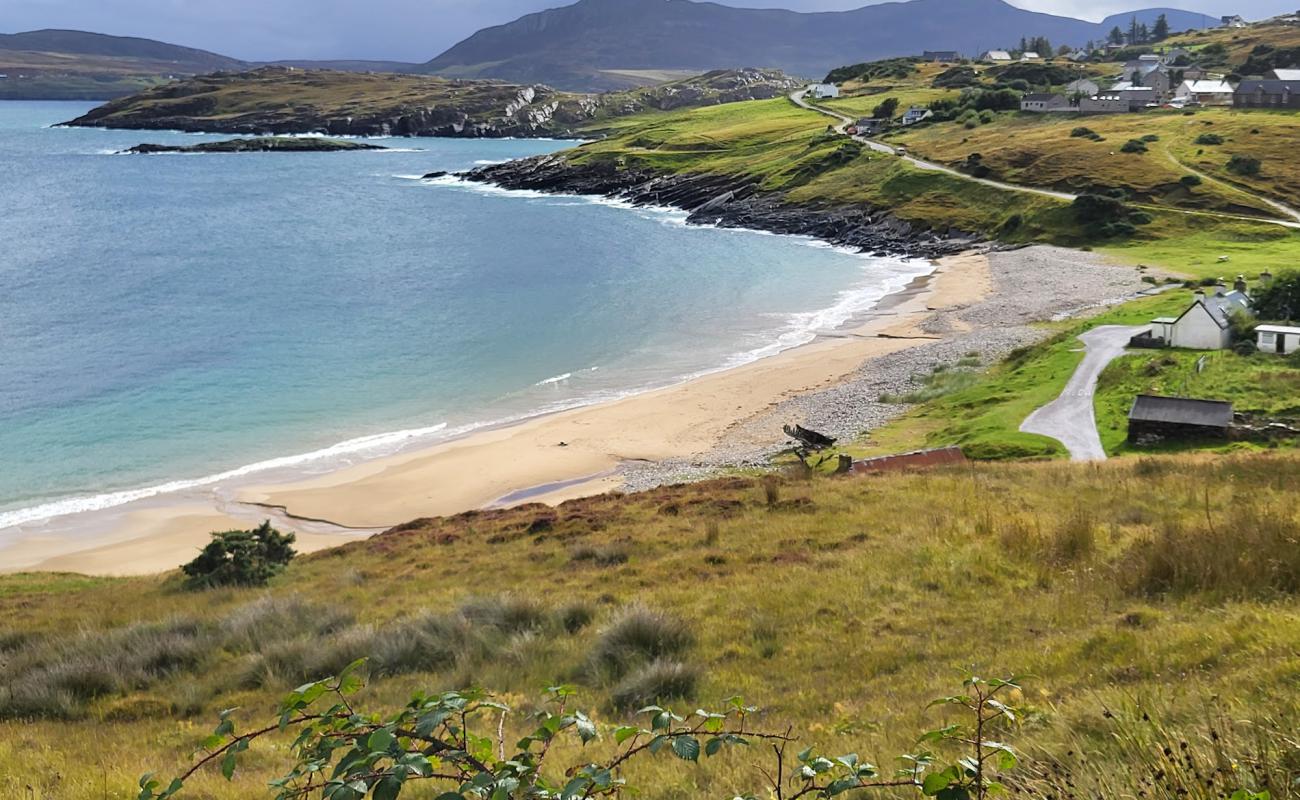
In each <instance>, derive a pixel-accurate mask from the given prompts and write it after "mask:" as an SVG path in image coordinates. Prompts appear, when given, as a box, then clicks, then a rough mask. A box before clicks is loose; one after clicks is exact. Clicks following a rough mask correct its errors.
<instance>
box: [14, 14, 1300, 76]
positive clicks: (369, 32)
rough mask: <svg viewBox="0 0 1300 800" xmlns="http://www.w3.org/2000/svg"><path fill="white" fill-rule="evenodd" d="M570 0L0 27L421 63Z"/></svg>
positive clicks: (239, 54)
mask: <svg viewBox="0 0 1300 800" xmlns="http://www.w3.org/2000/svg"><path fill="white" fill-rule="evenodd" d="M570 1H571V0H0V33H15V32H18V31H25V30H33V29H36V28H75V29H80V30H90V31H98V32H102V33H112V34H118V35H124V36H145V37H148V38H151V39H161V40H163V41H167V42H172V43H174V44H183V45H188V46H190V47H201V48H203V49H205V50H213V51H216V52H219V53H222V54H224V55H228V56H234V57H236V58H243V59H248V60H273V59H282V58H374V59H392V60H399V61H427V60H429V59H430V58H433V57H434V56H436V55H438V54H439V53H441V52H442V51H443V50H445V49H447V48H448V47H450V46H451V45H453V44H455V43H456V42H458V41H460V40H461V39H463V38H465V37H466V36H468V35H469V34H471V33H473V32H474V31H476V30H478V29H479V28H482V27H486V26H488V25H497V24H500V23H503V22H509V21H510V20H512V19H514V18H516V17H518V16H520V15H522V14H526V13H528V12H530V11H538V10H541V9H543V8H550V7H554V6H558V5H566V4H567V3H568V2H570ZM725 2H727V3H728V5H738V6H749V7H757V6H763V7H780V8H793V9H795V10H799V11H829V10H840V9H848V8H855V7H858V6H861V5H864V4H865V3H866V2H867V0H725ZM1011 2H1013V3H1014V4H1015V5H1018V6H1021V7H1022V8H1030V9H1033V10H1035V11H1047V12H1050V13H1054V14H1063V15H1068V16H1077V17H1086V18H1088V19H1093V20H1099V19H1101V18H1102V17H1105V16H1106V15H1107V14H1112V13H1117V12H1121V11H1129V10H1133V9H1135V8H1141V7H1151V6H1158V5H1169V6H1177V7H1181V8H1186V9H1188V10H1189V11H1202V12H1207V13H1212V14H1221V13H1225V12H1224V11H1223V10H1224V9H1228V12H1227V13H1237V14H1241V15H1243V16H1245V17H1246V18H1248V19H1256V18H1263V17H1268V16H1272V15H1274V14H1280V13H1282V12H1283V11H1293V10H1294V9H1295V8H1296V6H1297V5H1300V0H1183V1H1181V2H1178V1H1175V2H1167V1H1166V2H1161V0H1131V1H1130V2H1125V1H1124V0H1090V1H1089V2H1085V0H1011Z"/></svg>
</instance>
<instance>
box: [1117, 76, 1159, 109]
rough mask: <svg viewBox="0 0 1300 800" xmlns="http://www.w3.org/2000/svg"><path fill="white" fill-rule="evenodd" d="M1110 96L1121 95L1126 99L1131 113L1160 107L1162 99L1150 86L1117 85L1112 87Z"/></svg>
mask: <svg viewBox="0 0 1300 800" xmlns="http://www.w3.org/2000/svg"><path fill="white" fill-rule="evenodd" d="M1107 93H1108V94H1115V95H1119V96H1120V97H1122V98H1123V99H1124V102H1125V103H1126V104H1127V106H1128V110H1129V111H1141V110H1142V109H1144V108H1146V107H1147V106H1153V105H1158V104H1159V102H1160V98H1159V97H1157V95H1156V90H1155V89H1152V88H1151V87H1150V86H1133V85H1132V84H1129V83H1117V84H1115V85H1114V86H1112V87H1111V88H1110V89H1109V91H1108V92H1107Z"/></svg>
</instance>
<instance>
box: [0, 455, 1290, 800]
mask: <svg viewBox="0 0 1300 800" xmlns="http://www.w3.org/2000/svg"><path fill="white" fill-rule="evenodd" d="M1298 476H1300V459H1295V458H1294V457H1284V456H1263V455H1256V456H1242V457H1230V458H1219V459H1214V460H1207V459H1195V458H1170V459H1163V460H1150V459H1146V460H1132V461H1127V462H1116V463H1113V464H1109V465H1103V466H1095V465H1089V466H1075V465H1067V464H1014V465H1012V464H1009V465H979V466H973V467H966V468H959V469H949V470H941V471H937V472H931V473H926V474H914V475H892V476H883V477H879V478H871V479H828V478H816V479H813V480H810V481H804V480H788V479H780V478H771V479H767V480H758V479H744V478H737V479H728V480H722V481H715V482H712V483H706V484H699V485H693V486H688V487H678V488H671V489H663V490H659V491H655V492H650V493H645V494H639V495H632V496H629V497H619V496H603V497H597V498H591V499H587V500H581V501H575V502H571V503H567V504H565V505H563V506H561V507H560V508H558V509H548V508H542V507H536V506H533V507H526V508H521V509H517V510H513V511H503V512H480V513H473V514H466V515H461V516H459V517H454V518H450V519H440V520H424V521H420V522H416V523H413V524H411V525H408V526H403V527H402V528H400V529H396V530H394V531H392V532H390V533H388V534H385V535H382V536H379V537H377V538H374V539H372V540H369V541H367V542H363V543H357V544H354V545H349V546H347V547H344V548H340V549H338V550H335V551H330V552H327V553H321V554H317V555H314V556H310V557H303V558H300V559H299V560H298V561H297V562H295V563H294V564H293V565H291V567H290V568H289V570H288V572H286V573H285V574H284V575H282V576H281V577H279V578H277V579H275V581H274V583H273V584H272V586H271V587H270V588H269V589H266V590H252V589H224V590H214V591H208V592H201V593H191V592H185V591H182V590H181V588H180V581H179V579H178V578H177V577H175V576H164V577H159V578H140V579H123V580H113V579H103V580H85V579H68V578H64V577H62V576H42V577H34V576H9V577H5V578H0V607H2V608H3V611H4V617H5V620H6V622H5V625H4V637H3V640H2V641H3V644H2V645H0V648H2V651H3V653H4V660H5V662H6V664H7V668H6V671H5V675H4V679H3V684H0V714H3V715H4V716H5V717H6V718H7V719H8V721H6V722H3V723H0V742H2V743H3V744H0V763H2V764H3V765H4V767H3V768H2V769H0V788H3V790H4V792H6V793H8V794H17V796H21V794H22V793H23V792H25V791H27V790H26V789H25V788H24V787H26V786H31V787H32V795H31V796H34V797H36V798H55V797H57V798H60V800H65V799H66V800H80V799H81V798H99V797H102V796H103V794H104V793H105V792H107V793H108V794H109V796H117V795H123V794H127V793H129V792H130V791H131V789H132V787H133V786H134V781H135V778H136V777H137V776H138V775H139V774H141V773H143V772H145V771H150V770H157V771H159V772H160V774H162V775H169V774H171V773H173V772H175V771H176V770H177V769H178V768H179V767H180V765H181V764H183V763H185V762H187V761H188V759H189V757H190V753H191V752H192V751H193V749H194V747H195V745H196V743H197V741H198V739H199V738H200V737H201V736H203V735H204V734H205V732H206V730H207V729H208V720H209V718H211V717H212V716H213V715H214V714H215V713H216V712H217V711H218V710H220V709H223V708H228V707H233V706H239V707H240V708H241V711H240V712H239V714H240V715H241V717H242V718H244V719H249V718H261V717H266V716H269V715H271V714H272V713H273V710H274V704H275V702H276V700H277V699H278V697H279V696H281V695H282V694H283V693H284V692H285V691H287V690H288V689H290V688H292V687H293V686H296V685H298V684H299V683H301V682H302V681H304V680H305V679H307V678H310V677H314V676H316V675H317V674H324V673H326V672H328V671H330V670H332V669H337V668H339V667H340V666H341V665H342V664H345V663H347V662H348V661H350V660H351V659H352V658H354V657H356V656H358V655H370V656H372V657H374V658H375V664H374V669H375V672H376V675H375V676H374V677H373V678H372V682H371V684H370V686H369V688H367V689H366V690H365V695H364V698H363V699H364V700H365V702H366V703H367V704H368V705H371V706H374V705H397V704H401V703H403V702H405V700H406V699H407V696H408V695H409V693H410V692H411V691H412V690H413V689H414V688H416V687H427V688H450V687H455V686H463V685H467V684H471V683H473V684H480V685H484V686H489V687H492V688H494V689H496V690H498V691H501V692H504V693H505V695H506V698H507V699H508V700H509V701H510V702H512V703H514V704H516V705H520V706H522V707H523V708H525V709H526V708H528V707H529V703H530V700H529V698H533V697H535V696H536V695H537V692H538V690H539V689H540V687H542V686H545V685H549V684H553V683H556V682H573V683H576V684H578V685H579V686H580V687H581V692H582V695H581V696H582V697H583V703H584V704H585V705H586V706H588V707H596V708H598V709H602V711H601V720H602V721H612V720H616V719H621V718H624V716H625V713H626V712H623V711H619V710H616V705H617V703H616V701H617V700H618V699H619V698H622V697H625V696H628V697H632V698H635V697H636V692H637V691H638V685H640V684H639V683H638V682H642V681H652V680H654V674H653V670H652V669H650V668H648V667H645V666H644V665H645V664H646V663H647V662H648V661H649V660H652V659H654V658H655V657H658V658H659V659H660V660H661V661H664V660H666V661H671V662H675V663H680V664H681V665H682V670H684V672H681V671H679V673H678V674H686V675H688V676H689V678H688V680H687V681H686V683H685V684H684V686H683V687H682V691H683V692H684V693H685V694H686V695H687V698H686V699H684V700H682V701H680V704H681V705H686V704H687V703H694V702H709V701H712V700H717V699H720V698H722V697H726V696H729V695H731V694H735V693H742V694H743V695H744V696H745V697H746V698H747V699H748V700H750V701H752V702H756V703H758V704H760V705H762V706H764V708H765V711H764V712H763V715H762V720H763V724H764V725H766V726H768V727H773V726H775V727H779V728H782V729H784V726H785V725H787V724H789V725H793V726H794V730H795V732H796V733H797V734H798V735H799V737H800V738H801V739H803V740H805V741H807V742H808V743H810V744H811V743H814V742H815V743H818V744H819V745H822V746H824V747H826V748H828V749H831V750H834V751H836V752H842V751H855V752H861V753H863V754H864V755H866V754H870V756H871V757H872V758H873V759H878V760H879V761H878V763H888V761H889V759H890V757H891V755H892V754H895V753H900V752H906V751H909V748H910V747H911V746H912V744H913V735H914V733H915V731H917V730H920V729H921V727H922V725H924V724H925V723H926V722H933V721H934V720H935V713H934V712H927V711H926V710H925V709H924V704H925V702H926V701H927V700H929V699H930V698H931V697H932V696H935V695H940V694H944V693H946V692H947V689H948V688H949V687H950V686H951V685H952V684H954V683H955V682H956V681H958V680H959V679H960V676H961V675H962V674H963V672H964V671H965V670H968V669H975V670H977V671H980V672H981V674H1001V673H1004V672H1007V673H1009V672H1019V673H1029V674H1032V675H1033V676H1034V678H1033V679H1032V681H1031V682H1030V683H1029V686H1028V689H1027V691H1026V696H1025V698H1024V701H1025V704H1026V705H1027V706H1028V707H1029V709H1030V714H1029V716H1028V717H1027V718H1026V719H1025V721H1024V722H1023V724H1022V725H1021V726H1020V727H1019V728H1018V729H1017V730H1015V731H1013V732H1010V733H1009V734H1008V735H1010V736H1011V737H1012V741H1013V743H1014V744H1016V745H1017V746H1018V747H1019V748H1021V749H1022V750H1023V751H1024V753H1025V761H1026V763H1027V767H1026V769H1025V771H1024V772H1023V777H1024V779H1025V780H1026V782H1027V786H1026V787H1025V788H1026V789H1028V790H1032V791H1031V796H1048V795H1051V794H1052V793H1053V791H1054V788H1053V786H1052V781H1053V780H1054V779H1053V778H1052V775H1053V774H1054V769H1053V765H1058V764H1059V765H1061V766H1062V768H1063V769H1065V770H1067V771H1068V772H1069V773H1070V779H1071V780H1072V782H1073V783H1074V785H1075V787H1076V789H1077V790H1078V791H1079V792H1081V793H1082V794H1086V795H1089V796H1093V795H1094V794H1098V793H1099V794H1101V795H1102V796H1116V794H1113V793H1111V792H1119V793H1121V794H1130V793H1135V792H1136V790H1138V789H1141V788H1142V787H1144V786H1145V785H1146V783H1145V782H1146V781H1150V780H1152V774H1151V773H1154V772H1155V769H1154V768H1151V763H1152V760H1153V759H1154V760H1156V761H1158V760H1159V758H1160V756H1159V749H1158V748H1159V747H1160V746H1162V745H1163V744H1165V743H1168V744H1169V745H1170V746H1172V747H1175V748H1177V747H1178V746H1179V745H1178V742H1179V741H1188V742H1189V743H1190V746H1191V747H1192V748H1193V751H1194V754H1195V757H1196V758H1197V759H1208V760H1209V761H1210V762H1211V764H1210V766H1209V767H1207V769H1212V768H1213V766H1215V765H1217V764H1219V763H1222V759H1224V758H1229V759H1231V760H1233V761H1235V762H1236V763H1237V764H1238V766H1237V768H1236V771H1235V772H1232V773H1231V774H1228V775H1216V778H1215V780H1216V781H1223V780H1225V779H1227V780H1230V781H1236V782H1238V783H1240V784H1243V785H1244V784H1249V785H1250V786H1252V787H1255V786H1258V785H1259V783H1260V775H1259V773H1262V772H1269V773H1270V774H1269V775H1267V776H1266V777H1265V778H1264V779H1265V780H1269V779H1275V780H1276V779H1282V780H1283V782H1282V783H1278V784H1275V785H1276V786H1277V787H1278V791H1279V794H1276V795H1275V796H1278V797H1290V796H1292V795H1291V794H1290V791H1291V789H1290V787H1289V779H1290V778H1291V777H1293V775H1292V774H1291V769H1292V768H1291V767H1290V766H1288V764H1290V763H1292V762H1290V761H1288V759H1289V758H1290V757H1291V754H1292V752H1293V751H1292V750H1291V747H1292V745H1289V744H1287V741H1288V740H1287V739H1286V738H1285V735H1284V733H1283V732H1285V731H1286V730H1288V729H1289V728H1290V727H1293V724H1294V722H1295V721H1296V719H1297V716H1296V715H1297V711H1300V704H1298V703H1297V702H1296V700H1295V696H1294V692H1293V691H1292V690H1293V688H1294V674H1295V672H1296V670H1297V669H1298V668H1300V665H1298V664H1297V662H1296V658H1295V654H1294V652H1293V651H1294V642H1295V640H1296V637H1297V636H1300V628H1297V624H1296V620H1297V619H1300V616H1298V615H1297V613H1296V612H1297V604H1296V600H1295V597H1294V592H1295V591H1296V590H1297V588H1300V565H1297V563H1296V561H1295V559H1294V558H1292V557H1290V556H1288V555H1286V554H1287V553H1289V552H1291V550H1292V549H1293V548H1291V547H1290V546H1289V545H1288V544H1287V542H1289V541H1290V540H1292V539H1294V538H1295V536H1296V535H1300V529H1298V528H1297V525H1298V524H1300V523H1297V520H1296V517H1295V507H1294V504H1293V503H1292V502H1291V494H1290V490H1289V488H1288V487H1289V486H1291V485H1292V484H1293V483H1294V481H1295V480H1296V478H1297V477H1298ZM489 574H490V575H491V584H492V585H493V586H510V587H515V589H516V594H515V596H514V598H513V599H502V598H499V597H495V596H491V595H485V592H486V591H487V590H486V589H485V582H484V576H485V575H489ZM630 605H641V606H644V607H648V608H649V609H651V610H652V611H653V612H656V614H652V615H651V616H655V617H656V618H655V619H653V620H651V621H650V622H649V623H646V625H648V626H649V628H650V629H651V630H652V631H653V632H652V633H651V635H650V637H649V638H650V640H651V641H650V643H649V644H645V639H644V638H643V637H638V636H629V629H628V628H627V627H626V625H625V624H624V625H620V624H617V623H616V621H618V620H621V619H623V620H625V617H626V614H627V613H628V612H626V610H625V609H627V608H628V607H629V606H630ZM657 615H661V616H657ZM646 625H641V626H640V627H642V628H644V627H646ZM413 643H414V644H413ZM417 645H418V646H417ZM411 648H414V650H412V649H411ZM611 648H614V650H613V651H611ZM611 652H614V653H616V654H617V655H618V656H619V657H620V658H624V657H625V658H626V659H627V662H626V663H627V667H626V668H620V669H618V670H605V669H604V668H603V667H602V666H601V665H602V664H608V663H611V662H610V661H609V660H608V659H607V658H606V656H607V655H609V654H610V653H611ZM690 707H691V708H693V707H694V706H693V705H692V706H690ZM1143 715H1149V717H1150V719H1151V721H1150V722H1147V721H1145V718H1144V716H1143ZM89 737H94V738H95V740H96V742H97V744H96V746H95V748H94V750H93V753H89V754H88V753H86V752H84V751H83V750H82V749H81V748H77V747H71V746H69V743H71V742H78V741H87V740H88V739H89ZM1211 737H1214V738H1213V739H1212V738H1211ZM1141 742H1145V743H1147V744H1149V745H1150V746H1151V747H1153V748H1155V749H1153V750H1148V749H1146V748H1145V747H1139V746H1137V745H1138V743H1141ZM1257 746H1259V747H1265V748H1267V749H1268V750H1272V749H1274V748H1280V749H1281V750H1282V751H1283V752H1282V753H1281V754H1278V753H1274V754H1273V755H1269V753H1268V752H1265V751H1259V750H1257V749H1256V747H1257ZM1078 753H1086V754H1087V758H1086V759H1080V758H1079V757H1078V756H1077V755H1075V754H1078ZM279 758H280V755H278V754H277V752H276V751H273V750H261V751H258V753H257V755H256V756H255V757H254V759H253V761H252V762H251V763H250V768H249V771H248V772H245V773H240V774H237V775H236V779H235V781H234V782H233V783H229V784H228V783H226V782H225V781H224V780H223V779H221V778H220V776H219V775H215V774H213V775H208V776H206V777H205V778H203V779H202V780H201V781H199V782H197V783H193V784H192V786H191V789H192V790H193V791H196V792H197V794H196V795H195V796H204V797H209V798H214V799H223V798H235V797H238V798H247V797H254V796H260V794H259V793H261V792H262V791H263V790H264V781H265V780H266V779H267V778H268V777H270V776H271V775H272V774H273V772H274V769H275V767H276V766H279V765H281V764H282V762H281V761H279ZM1256 758H1258V760H1256ZM749 761H750V759H745V758H737V759H735V760H730V761H726V762H723V764H722V766H716V765H715V766H710V767H709V768H707V769H701V770H693V769H692V770H687V771H685V772H683V771H681V770H680V769H679V768H678V767H675V766H671V765H669V764H667V763H663V762H659V761H650V762H645V763H643V764H641V765H639V766H638V767H636V768H635V770H634V772H633V775H632V777H633V779H634V782H635V783H636V784H637V785H639V786H642V787H644V789H645V796H647V797H653V798H665V797H686V796H701V795H718V794H721V793H723V792H735V791H737V790H740V789H743V788H746V787H750V786H754V785H755V784H756V783H757V782H758V778H757V776H756V775H754V773H753V772H752V767H751V766H750V764H749ZM1156 780H1157V783H1158V782H1159V778H1157V779H1156ZM1169 780H1170V781H1178V780H1181V778H1180V777H1179V776H1172V775H1171V776H1169ZM1187 788H1188V789H1189V790H1190V791H1191V792H1192V793H1191V794H1190V795H1185V796H1190V797H1207V798H1208V797H1218V796H1220V795H1219V792H1220V791H1221V790H1222V789H1223V788H1232V787H1228V786H1227V785H1226V784H1225V783H1222V782H1220V783H1216V784H1213V786H1211V787H1207V786H1205V785H1204V782H1203V781H1202V783H1201V785H1199V786H1192V785H1190V784H1189V785H1188V786H1187ZM1170 792H1171V794H1172V793H1173V789H1172V787H1171V788H1170ZM417 796H418V795H417Z"/></svg>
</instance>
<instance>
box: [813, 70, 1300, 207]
mask: <svg viewBox="0 0 1300 800" xmlns="http://www.w3.org/2000/svg"><path fill="white" fill-rule="evenodd" d="M807 94H808V90H806V89H801V90H799V91H797V92H795V93H793V94H791V95H790V102H792V103H794V104H795V105H797V106H799V107H800V108H804V109H807V110H809V111H815V112H817V113H818V114H824V115H825V116H828V117H831V118H832V119H834V120H837V124H836V125H835V130H836V131H838V132H839V133H843V134H846V135H847V129H848V127H849V126H850V125H852V124H853V123H854V122H855V121H856V120H854V119H853V118H852V117H850V116H847V115H845V114H841V113H840V112H838V111H833V110H831V109H829V108H824V107H822V106H817V105H813V104H812V103H809V102H808V100H807V99H806V97H805V96H806V95H807ZM853 138H854V140H856V141H859V142H862V143H863V144H865V145H866V146H867V147H870V148H871V149H872V150H875V151H876V152H878V153H888V154H889V155H894V156H898V148H896V147H891V146H890V145H887V144H885V143H884V142H878V141H876V140H874V139H868V138H867V137H865V136H854V137H853ZM898 157H899V158H902V159H903V160H904V161H906V162H907V163H909V164H911V165H912V166H914V167H917V168H919V169H926V170H931V171H934V172H942V173H944V174H945V175H953V176H955V177H958V178H961V179H962V180H967V181H970V182H971V183H982V184H984V185H985V186H991V187H993V188H994V189H1002V190H1004V191H1008V192H1019V193H1020V194H1034V195H1039V196H1040V197H1053V198H1055V199H1057V200H1065V201H1067V202H1071V201H1073V200H1074V199H1075V198H1076V197H1078V195H1075V194H1070V193H1069V192H1058V191H1054V190H1052V189H1038V188H1035V187H1033V186H1023V185H1020V184H1016V183H1003V182H1002V181H994V180H989V179H988V178H976V177H975V176H974V175H967V174H966V173H964V172H961V171H960V170H956V169H953V168H952V167H947V166H944V165H943V164H937V163H935V162H933V161H926V160H925V159H922V158H917V157H916V156H912V155H906V156H898ZM1170 157H1171V158H1172V155H1171V156H1170ZM1175 163H1178V165H1179V166H1180V167H1182V168H1183V169H1185V170H1187V171H1188V172H1191V173H1193V174H1196V175H1200V177H1202V178H1204V179H1208V180H1211V181H1215V182H1217V183H1222V181H1218V180H1217V179H1215V178H1211V177H1210V176H1208V175H1201V174H1200V173H1198V172H1196V171H1195V170H1192V169H1189V168H1188V167H1187V166H1185V165H1183V164H1182V163H1180V162H1178V161H1177V160H1176V159H1175ZM1225 185H1228V186H1231V184H1225ZM1231 188H1234V189H1236V190H1237V191H1244V190H1242V189H1241V188H1240V187H1235V186H1233V187H1231ZM1247 194H1250V193H1249V192H1247ZM1251 196H1252V197H1255V198H1256V199H1258V200H1259V201H1260V202H1261V203H1265V204H1267V205H1269V206H1271V207H1273V208H1276V209H1277V210H1278V211H1279V212H1281V213H1282V214H1283V215H1284V216H1286V217H1287V218H1286V219H1270V218H1268V217H1252V216H1247V215H1245V214H1226V213H1221V212H1217V211H1188V210H1186V209H1181V208H1170V207H1168V206H1150V208H1152V209H1154V210H1158V211H1173V212H1175V213H1179V214H1192V215H1200V216H1207V217H1216V218H1219V219H1235V220H1242V221H1245V222H1263V223H1267V224H1270V225H1281V226H1282V227H1284V228H1297V229H1300V212H1297V211H1296V210H1295V209H1292V208H1289V207H1287V206H1284V205H1282V204H1281V203H1278V202H1275V201H1273V200H1269V199H1268V198H1266V197H1260V196H1259V195H1254V194H1251ZM1138 207H1139V208H1146V207H1148V206H1144V205H1139V206H1138Z"/></svg>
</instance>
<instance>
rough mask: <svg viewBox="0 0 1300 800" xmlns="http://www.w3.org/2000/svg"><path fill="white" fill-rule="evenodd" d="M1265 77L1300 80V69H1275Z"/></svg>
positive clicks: (1277, 79) (1278, 79) (1279, 79)
mask: <svg viewBox="0 0 1300 800" xmlns="http://www.w3.org/2000/svg"><path fill="white" fill-rule="evenodd" d="M1264 77H1265V78H1269V79H1272V80H1275V81H1300V69H1275V70H1273V71H1272V72H1270V73H1268V74H1267V75H1265V76H1264Z"/></svg>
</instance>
